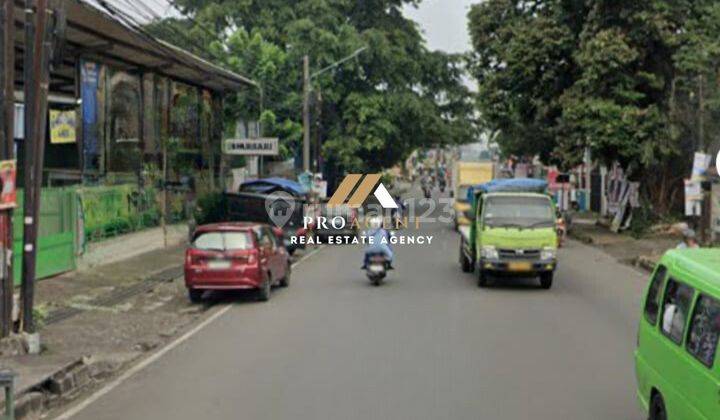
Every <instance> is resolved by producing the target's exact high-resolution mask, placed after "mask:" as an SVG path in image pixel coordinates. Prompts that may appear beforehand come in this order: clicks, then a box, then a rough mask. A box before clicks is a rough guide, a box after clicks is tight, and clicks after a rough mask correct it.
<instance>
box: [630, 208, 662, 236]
mask: <svg viewBox="0 0 720 420" xmlns="http://www.w3.org/2000/svg"><path fill="white" fill-rule="evenodd" d="M657 220H658V218H657V215H656V214H655V212H654V211H653V209H652V206H651V205H650V203H648V202H647V201H643V202H642V203H641V205H640V207H638V208H636V209H633V214H632V220H631V221H630V229H628V231H629V232H630V236H632V237H633V238H635V239H639V238H642V237H643V236H645V235H646V234H647V232H648V231H649V230H650V228H651V227H652V226H653V225H654V224H655V222H657Z"/></svg>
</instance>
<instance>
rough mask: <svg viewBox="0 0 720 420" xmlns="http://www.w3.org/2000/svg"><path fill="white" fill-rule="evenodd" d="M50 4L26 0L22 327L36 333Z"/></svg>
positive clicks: (39, 0)
mask: <svg viewBox="0 0 720 420" xmlns="http://www.w3.org/2000/svg"><path fill="white" fill-rule="evenodd" d="M33 5H34V6H35V7H34V8H33ZM47 6H48V5H47V0H36V1H33V0H26V1H25V62H24V66H23V67H24V69H23V71H24V73H25V78H24V79H25V82H24V83H25V165H24V166H25V180H24V181H25V191H24V195H25V197H24V203H23V204H24V209H23V210H24V214H23V218H24V220H23V258H22V283H21V301H22V330H23V331H24V332H28V333H34V332H35V323H34V320H33V302H34V295H35V274H36V270H35V269H36V259H37V235H38V225H39V215H40V192H41V190H42V175H43V159H44V154H45V130H46V128H47V127H46V126H47V119H46V118H45V115H47V96H48V89H49V77H50V74H49V73H50V60H49V59H50V48H51V45H50V42H49V41H50V31H49V30H48V10H47Z"/></svg>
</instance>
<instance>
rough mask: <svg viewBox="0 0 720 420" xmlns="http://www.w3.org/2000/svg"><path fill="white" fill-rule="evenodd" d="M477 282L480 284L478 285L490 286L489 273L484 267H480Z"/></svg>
mask: <svg viewBox="0 0 720 420" xmlns="http://www.w3.org/2000/svg"><path fill="white" fill-rule="evenodd" d="M477 284H478V287H487V286H488V274H487V272H486V271H485V270H483V269H482V268H480V269H478V281H477Z"/></svg>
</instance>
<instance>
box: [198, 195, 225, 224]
mask: <svg viewBox="0 0 720 420" xmlns="http://www.w3.org/2000/svg"><path fill="white" fill-rule="evenodd" d="M225 209H226V207H225V195H223V193H221V192H208V193H205V194H202V195H200V196H199V197H198V199H197V205H196V206H195V211H194V213H193V216H194V218H195V222H196V223H197V224H198V225H204V224H207V223H215V222H220V221H223V220H225V216H226V211H225Z"/></svg>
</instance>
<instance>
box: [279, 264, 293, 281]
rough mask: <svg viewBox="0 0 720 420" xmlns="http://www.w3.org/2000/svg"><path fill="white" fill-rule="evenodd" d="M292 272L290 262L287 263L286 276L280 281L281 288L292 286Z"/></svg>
mask: <svg viewBox="0 0 720 420" xmlns="http://www.w3.org/2000/svg"><path fill="white" fill-rule="evenodd" d="M291 272H292V265H291V264H290V261H288V263H287V268H286V269H285V276H284V277H283V278H281V279H280V287H288V286H290V274H291Z"/></svg>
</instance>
